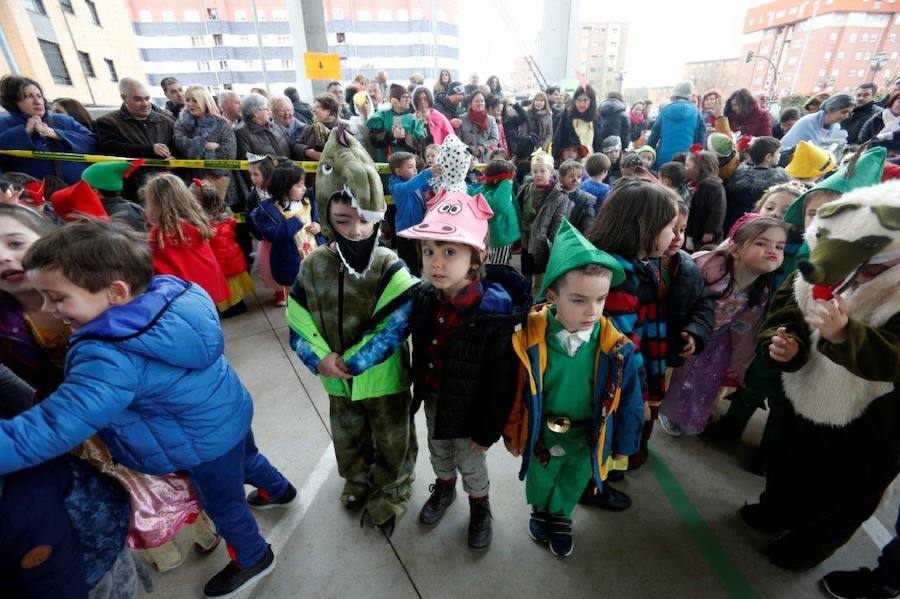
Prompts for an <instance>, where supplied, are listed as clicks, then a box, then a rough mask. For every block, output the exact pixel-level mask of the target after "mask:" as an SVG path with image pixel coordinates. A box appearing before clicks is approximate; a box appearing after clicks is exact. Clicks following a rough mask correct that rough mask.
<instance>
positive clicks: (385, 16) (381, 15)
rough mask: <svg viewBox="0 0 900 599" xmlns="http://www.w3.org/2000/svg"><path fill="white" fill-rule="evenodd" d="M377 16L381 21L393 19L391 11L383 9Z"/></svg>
mask: <svg viewBox="0 0 900 599" xmlns="http://www.w3.org/2000/svg"><path fill="white" fill-rule="evenodd" d="M375 14H376V15H377V18H378V20H379V21H390V20H391V19H392V18H393V17H392V15H391V11H389V10H386V9H383V8H380V9H378V10H377V11H376V12H375Z"/></svg>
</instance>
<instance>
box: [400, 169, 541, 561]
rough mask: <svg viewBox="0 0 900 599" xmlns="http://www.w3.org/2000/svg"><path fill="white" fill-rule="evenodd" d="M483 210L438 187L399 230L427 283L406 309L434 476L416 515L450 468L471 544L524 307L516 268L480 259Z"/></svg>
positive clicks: (430, 509) (424, 514)
mask: <svg viewBox="0 0 900 599" xmlns="http://www.w3.org/2000/svg"><path fill="white" fill-rule="evenodd" d="M510 172H511V171H510ZM506 183H509V181H506ZM492 216H494V214H493V212H492V211H491V208H490V206H489V205H488V203H487V201H486V200H485V199H484V197H482V196H481V195H480V194H479V195H476V196H474V197H471V196H468V195H466V194H462V193H455V192H447V193H444V194H442V195H441V201H440V202H439V203H438V205H437V206H435V207H434V208H433V209H431V210H429V211H428V213H427V214H426V215H425V219H424V220H423V221H422V222H421V223H419V224H418V225H415V226H413V227H411V228H409V229H406V230H405V231H401V232H400V233H399V235H400V236H401V237H405V238H407V239H414V240H418V241H419V243H420V246H421V252H422V264H423V266H422V274H423V276H424V278H425V279H426V281H427V282H426V283H423V284H422V286H421V287H420V288H419V290H418V292H417V293H416V296H415V299H414V300H413V311H412V315H411V317H410V320H411V322H412V339H413V380H414V392H415V398H416V403H417V404H418V403H420V402H424V404H425V416H426V421H427V423H428V450H429V452H430V454H431V464H432V466H433V468H434V472H435V475H436V476H437V479H436V480H435V483H434V485H432V486H431V491H432V493H431V497H430V498H429V499H428V501H427V502H426V503H425V505H424V506H423V507H422V511H421V512H420V513H419V520H420V521H421V522H422V523H423V524H426V525H434V524H437V523H438V522H439V521H440V519H441V518H442V517H443V515H444V512H445V511H446V509H447V507H448V506H449V505H450V504H451V503H452V502H453V501H454V499H456V477H457V473H459V474H460V475H461V476H462V479H463V488H464V489H465V491H466V493H467V494H468V495H469V506H470V518H469V529H468V544H469V546H470V547H472V548H473V549H486V548H487V547H488V545H490V542H491V507H490V503H489V501H488V490H489V485H490V481H489V478H488V472H487V463H486V461H485V453H486V452H487V450H488V448H489V447H490V446H491V445H492V444H494V443H495V442H496V441H497V440H498V439H499V438H500V433H501V431H502V429H503V425H504V423H505V422H506V417H507V415H508V413H509V408H510V405H512V400H513V395H514V393H515V383H516V378H517V372H516V370H517V369H516V358H515V354H514V353H513V351H512V345H511V343H510V339H511V337H512V334H513V330H514V329H515V328H516V326H518V325H521V324H522V323H523V322H524V319H525V314H526V313H527V312H528V309H529V308H530V306H531V294H530V291H529V290H530V287H529V285H528V282H527V281H526V280H525V279H524V277H522V275H520V274H519V273H518V272H516V271H515V270H513V269H512V268H511V267H509V266H505V265H488V266H487V267H485V265H484V259H485V256H486V253H485V250H486V249H487V248H486V245H485V239H486V237H487V234H488V219H489V218H490V217H492Z"/></svg>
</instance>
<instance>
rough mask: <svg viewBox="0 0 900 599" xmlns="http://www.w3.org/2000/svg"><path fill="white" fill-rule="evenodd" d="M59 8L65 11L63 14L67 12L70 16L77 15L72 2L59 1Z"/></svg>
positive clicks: (67, 0) (69, 0)
mask: <svg viewBox="0 0 900 599" xmlns="http://www.w3.org/2000/svg"><path fill="white" fill-rule="evenodd" d="M59 6H60V8H62V9H63V12H67V13H69V14H70V15H74V14H75V9H74V8H73V7H72V0H59Z"/></svg>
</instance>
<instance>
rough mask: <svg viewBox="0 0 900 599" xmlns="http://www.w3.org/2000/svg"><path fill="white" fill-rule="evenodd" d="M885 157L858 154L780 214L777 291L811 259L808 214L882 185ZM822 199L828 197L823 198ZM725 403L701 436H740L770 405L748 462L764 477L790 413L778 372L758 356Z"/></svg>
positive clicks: (881, 150)
mask: <svg viewBox="0 0 900 599" xmlns="http://www.w3.org/2000/svg"><path fill="white" fill-rule="evenodd" d="M886 157H887V151H886V150H885V149H884V148H872V149H870V150H868V151H866V152H865V153H863V154H861V155H860V156H859V159H858V160H851V162H850V163H849V164H847V165H845V166H843V167H841V169H840V170H838V171H837V172H836V173H834V174H833V175H831V176H829V177H828V178H827V179H825V180H823V181H820V182H819V183H818V184H816V185H815V187H813V188H812V189H810V190H809V191H807V192H806V193H804V194H803V195H801V196H800V197H798V198H797V199H796V200H794V202H793V203H792V204H791V206H790V208H788V211H787V213H785V215H784V220H785V222H788V223H790V224H791V225H793V228H792V230H791V234H790V236H789V237H788V244H787V246H786V247H785V248H784V263H783V264H782V265H781V268H780V269H779V270H778V273H779V278H778V279H776V285H777V287H776V289H777V288H778V287H780V286H781V284H782V283H783V282H784V279H785V278H787V276H788V275H790V274H791V273H792V272H794V271H795V270H796V269H797V263H798V262H800V261H802V260H807V259H808V257H809V247H808V246H807V244H806V243H805V242H804V241H803V229H804V225H805V219H804V217H805V214H806V212H807V209H809V210H812V209H813V208H815V207H817V206H818V205H820V204H822V203H823V200H825V201H833V200H834V199H837V198H839V197H840V196H841V195H842V194H845V193H849V192H851V191H853V190H854V189H858V188H860V187H868V186H869V185H875V184H877V183H878V182H879V181H880V180H881V176H882V171H883V169H884V164H885V159H886ZM823 192H832V194H830V195H829V194H827V193H823ZM823 195H825V196H827V197H824V198H823ZM727 399H729V400H730V403H729V407H728V412H727V413H726V414H725V415H724V416H723V417H722V418H720V419H719V420H718V421H717V422H715V423H713V424H711V425H710V426H708V427H706V430H705V431H704V432H703V437H704V438H706V439H709V440H725V439H736V438H738V437H740V436H741V435H742V434H743V432H744V428H745V427H746V426H747V423H748V422H749V421H750V418H751V417H752V416H753V413H754V412H755V411H756V409H757V408H764V407H765V406H766V405H767V404H768V408H769V416H768V418H767V420H766V426H765V430H764V432H763V437H762V442H761V444H760V447H759V450H758V451H757V452H756V453H755V454H754V457H753V459H752V460H751V463H750V470H751V471H752V472H755V473H757V474H760V475H761V476H765V473H766V468H767V466H768V463H769V461H770V460H771V459H772V457H773V456H774V455H775V446H776V439H777V438H778V435H779V433H780V430H781V421H782V420H783V412H785V411H786V410H787V411H790V403H789V402H788V401H787V399H786V398H785V396H784V389H783V388H782V385H781V377H780V372H779V371H778V370H777V369H775V368H774V367H773V365H772V362H771V361H770V360H769V359H768V358H767V357H766V356H765V355H762V354H759V355H757V356H756V357H755V358H754V360H753V362H752V363H751V364H750V367H749V368H748V369H747V374H746V375H745V377H744V384H743V386H742V387H741V388H740V389H738V390H737V391H735V392H734V393H732V394H731V395H729V396H728V397H727Z"/></svg>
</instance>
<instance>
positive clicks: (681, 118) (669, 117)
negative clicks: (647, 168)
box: [647, 99, 706, 168]
mask: <svg viewBox="0 0 900 599" xmlns="http://www.w3.org/2000/svg"><path fill="white" fill-rule="evenodd" d="M647 143H648V144H650V145H651V146H653V147H654V148H656V164H655V165H654V168H659V167H660V166H661V165H663V164H664V163H666V162H669V161H670V160H672V156H674V155H675V154H676V153H678V152H687V151H688V149H689V148H690V147H691V146H692V145H694V144H696V143H699V144H700V145H703V144H705V143H706V124H705V123H704V122H703V117H702V116H701V115H700V111H699V110H697V107H696V106H694V105H693V104H691V103H690V102H688V101H687V100H682V99H678V100H675V101H674V102H672V103H671V104H667V105H666V106H663V107H662V110H660V111H659V118H657V119H656V122H655V123H654V124H653V129H652V130H651V131H650V137H649V138H648V139H647Z"/></svg>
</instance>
